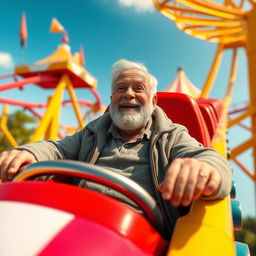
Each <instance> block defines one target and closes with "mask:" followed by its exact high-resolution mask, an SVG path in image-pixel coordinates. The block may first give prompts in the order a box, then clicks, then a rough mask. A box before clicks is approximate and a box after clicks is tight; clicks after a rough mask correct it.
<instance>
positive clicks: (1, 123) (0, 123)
mask: <svg viewBox="0 0 256 256" xmlns="http://www.w3.org/2000/svg"><path fill="white" fill-rule="evenodd" d="M8 108H9V106H8V105H4V106H3V112H2V117H1V120H0V130H1V131H2V132H3V134H4V135H5V136H6V138H7V140H8V141H9V142H10V144H11V145H12V146H13V147H18V146H19V144H18V142H17V141H16V140H15V138H14V137H13V136H12V134H11V132H10V131H9V130H8V128H7V119H8V118H7V117H8Z"/></svg>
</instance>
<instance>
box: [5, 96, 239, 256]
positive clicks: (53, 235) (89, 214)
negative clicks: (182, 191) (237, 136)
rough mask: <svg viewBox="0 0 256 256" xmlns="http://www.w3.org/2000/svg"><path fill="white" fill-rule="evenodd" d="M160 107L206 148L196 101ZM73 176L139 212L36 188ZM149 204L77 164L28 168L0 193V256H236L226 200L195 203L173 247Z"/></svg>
mask: <svg viewBox="0 0 256 256" xmlns="http://www.w3.org/2000/svg"><path fill="white" fill-rule="evenodd" d="M158 105H159V106H161V107H162V108H163V109H164V110H165V111H166V113H167V115H168V116H169V117H170V118H171V119H172V120H173V121H174V122H177V123H181V124H183V125H185V126H187V128H188V130H189V132H190V134H191V135H192V136H194V137H195V138H196V139H197V140H198V141H200V142H201V143H202V144H204V145H205V146H207V147H210V145H211V139H210V135H209V132H208V129H207V126H206V123H205V120H204V118H203V115H202V114H201V112H200V108H199V106H198V105H197V103H196V101H195V100H193V99H192V98H190V97H188V96H186V95H184V94H180V93H158ZM49 174H53V175H64V176H65V177H66V176H76V177H80V178H85V179H89V180H92V181H94V182H98V183H101V184H106V185H107V186H109V187H112V188H114V189H116V190H118V191H120V192H121V193H123V194H124V195H126V196H127V197H129V198H130V199H131V200H133V201H134V202H135V203H136V204H137V205H138V206H139V207H140V209H141V210H142V212H143V215H140V214H139V213H137V212H136V211H134V210H133V209H132V208H130V207H129V206H127V205H125V204H123V203H120V202H119V201H117V200H115V199H113V198H110V197H107V196H105V195H103V194H100V193H98V192H95V191H91V190H88V189H85V188H78V187H75V186H72V185H68V184H63V183H58V182H57V183H56V182H53V181H50V182H41V181H35V180H34V178H35V177H37V176H40V175H49ZM163 225H164V224H163V220H162V218H161V214H160V211H159V209H158V206H157V204H156V202H155V201H154V199H152V198H151V196H150V195H149V194H148V193H147V192H146V191H145V190H143V189H142V188H141V187H140V186H139V185H137V184H136V183H134V182H132V181H131V180H130V179H127V178H126V177H123V176H120V175H117V174H114V173H112V172H109V171H106V170H104V169H102V168H99V167H96V166H91V165H88V164H86V163H80V162H78V161H66V160H62V161H46V162H39V163H36V164H33V165H30V166H29V167H28V168H27V169H26V171H24V172H22V173H20V174H19V175H18V176H17V177H16V178H15V180H14V182H6V183H4V184H1V185H0V255H4V256H11V255H15V256H16V255H26V256H27V255H40V256H42V255H47V256H51V255H64V256H65V255H72V256H75V255H79V256H80V255H123V256H125V255H136V256H140V255H141V256H142V255H143V256H144V255H166V254H167V255H173V256H175V255H184V256H188V255H193V256H203V255H204V256H205V255H229V256H231V255H235V249H234V240H233V232H232V221H231V219H230V203H229V199H224V200H218V201H215V202H208V201H203V200H196V201H195V202H194V203H193V204H192V207H191V211H190V213H189V214H188V215H187V216H184V217H181V218H180V219H179V220H178V222H177V225H176V228H175V231H174V234H173V237H172V241H171V243H169V242H167V241H166V240H164V239H163V236H162V234H163V230H164V226H163Z"/></svg>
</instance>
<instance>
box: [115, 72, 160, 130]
mask: <svg viewBox="0 0 256 256" xmlns="http://www.w3.org/2000/svg"><path fill="white" fill-rule="evenodd" d="M155 105H156V96H155V95H153V96H152V90H151V87H150V84H149V76H148V74H146V73H145V72H144V71H141V70H138V69H128V70H126V71H124V72H123V73H122V74H121V75H120V76H119V77H118V78H117V80H116V82H115V84H114V86H113V90H112V96H111V104H110V115H111V118H112V120H113V122H114V124H115V125H116V126H117V127H118V128H120V129H122V130H124V131H135V130H137V129H139V128H143V127H145V125H146V124H147V122H148V120H149V118H150V116H151V114H152V112H153V109H154V107H155Z"/></svg>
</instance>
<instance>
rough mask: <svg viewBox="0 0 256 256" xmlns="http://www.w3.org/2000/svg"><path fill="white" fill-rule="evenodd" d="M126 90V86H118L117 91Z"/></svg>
mask: <svg viewBox="0 0 256 256" xmlns="http://www.w3.org/2000/svg"><path fill="white" fill-rule="evenodd" d="M124 90H125V88H124V87H118V88H117V91H118V92H123V91H124Z"/></svg>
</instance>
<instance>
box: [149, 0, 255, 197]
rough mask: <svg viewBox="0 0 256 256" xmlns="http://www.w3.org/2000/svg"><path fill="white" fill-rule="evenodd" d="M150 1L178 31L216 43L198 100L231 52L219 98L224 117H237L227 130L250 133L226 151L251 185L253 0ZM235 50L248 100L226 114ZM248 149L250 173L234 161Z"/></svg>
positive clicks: (253, 66)
mask: <svg viewBox="0 0 256 256" xmlns="http://www.w3.org/2000/svg"><path fill="white" fill-rule="evenodd" d="M153 2H154V4H155V6H156V8H157V9H158V10H159V12H160V13H161V14H163V15H164V16H166V17H167V18H169V19H171V20H172V21H174V22H175V24H176V26H177V27H178V28H179V29H180V30H181V31H183V32H185V33H187V34H188V35H191V36H193V37H196V38H199V39H202V40H205V41H209V42H215V43H218V47H217V50H216V54H215V58H214V60H213V63H212V66H211V69H210V71H209V74H208V76H207V79H206V81H205V83H204V85H203V87H202V91H201V93H200V95H199V96H198V98H208V97H209V95H210V92H211V89H212V87H213V85H214V81H215V78H216V75H217V73H218V69H219V66H220V63H221V59H222V56H223V52H224V51H225V50H231V51H232V52H233V56H232V60H231V69H230V75H229V80H228V84H227V86H226V92H225V96H224V99H223V104H224V106H225V108H226V112H225V114H224V115H227V114H228V113H229V117H230V118H231V117H233V115H234V114H236V115H238V116H236V117H235V118H233V119H230V120H229V121H228V123H227V127H228V128H231V127H233V126H239V127H243V128H245V129H246V130H248V131H249V132H250V133H251V138H249V139H248V140H246V141H242V142H241V144H240V145H238V146H236V147H235V148H232V149H230V151H231V155H230V160H233V161H234V162H235V163H236V164H237V165H238V166H239V167H240V168H241V169H242V170H243V171H244V172H245V173H246V174H247V175H248V177H249V178H250V179H251V180H252V181H253V182H256V171H255V170H256V143H255V142H256V137H255V136H256V78H255V65H256V33H255V28H256V2H255V1H254V0H248V1H246V0H239V1H234V0H223V1H218V2H214V1H210V0H204V1H202V0H174V1H172V0H153ZM220 2H222V3H220ZM244 9H246V10H244ZM238 48H243V49H245V51H246V54H247V59H248V74H249V101H248V104H247V106H243V107H240V108H239V107H235V108H234V107H233V108H232V110H230V111H228V107H229V105H230V103H231V99H232V91H233V85H234V82H235V79H236V72H237V63H238V57H237V51H238ZM243 86H244V85H243ZM232 114H233V115H232ZM224 115H223V117H224ZM246 118H250V119H251V127H248V125H245V124H242V121H243V120H245V119H246ZM230 139H232V138H230ZM248 149H252V151H253V156H252V158H253V161H254V172H253V171H250V170H249V169H250V168H248V167H247V166H246V165H245V164H243V163H242V162H241V161H239V160H238V157H239V155H241V154H242V153H244V152H245V151H247V150H248ZM255 193H256V189H255ZM255 198H256V196H255Z"/></svg>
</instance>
